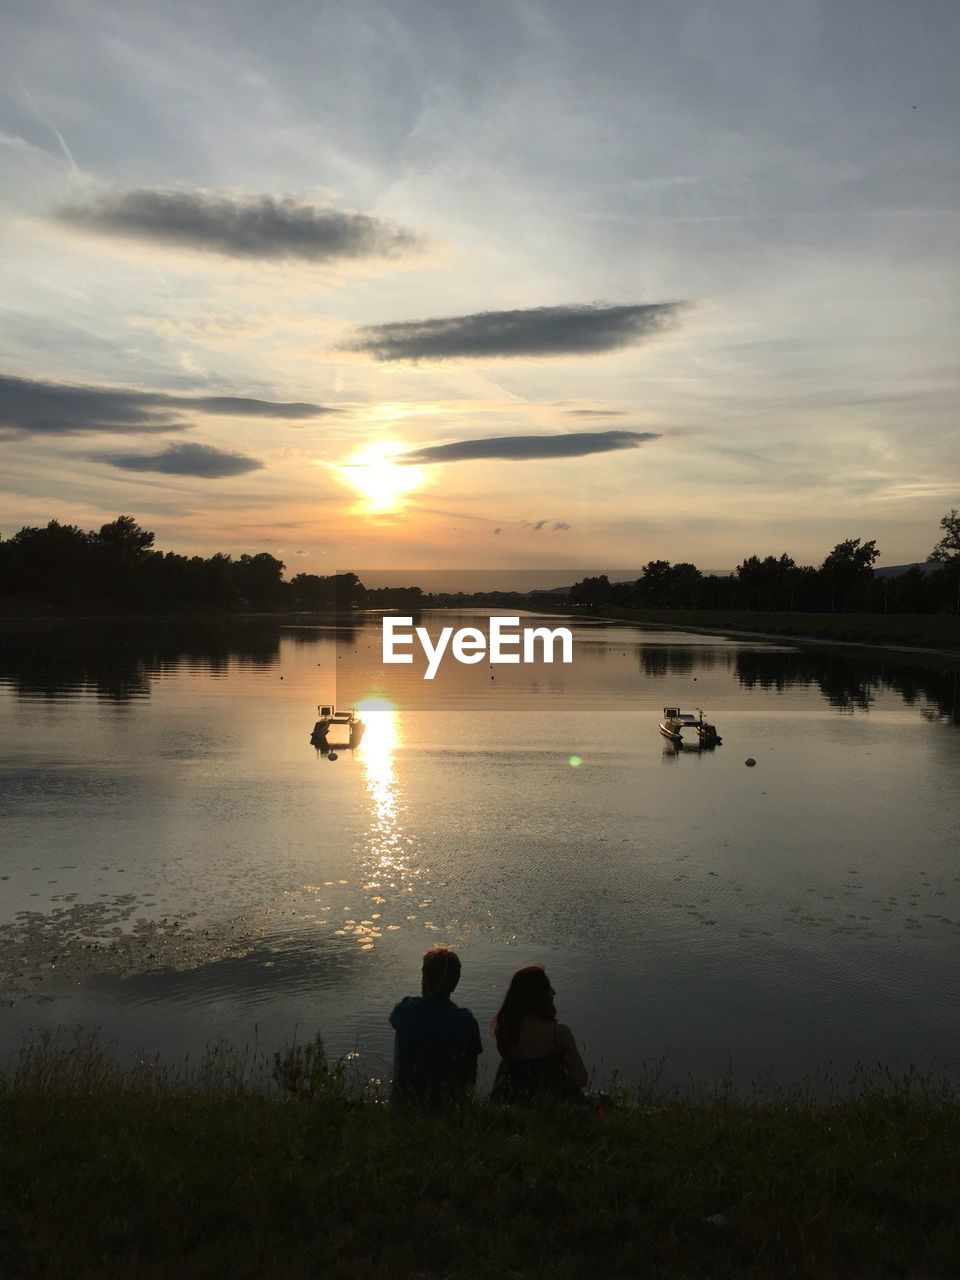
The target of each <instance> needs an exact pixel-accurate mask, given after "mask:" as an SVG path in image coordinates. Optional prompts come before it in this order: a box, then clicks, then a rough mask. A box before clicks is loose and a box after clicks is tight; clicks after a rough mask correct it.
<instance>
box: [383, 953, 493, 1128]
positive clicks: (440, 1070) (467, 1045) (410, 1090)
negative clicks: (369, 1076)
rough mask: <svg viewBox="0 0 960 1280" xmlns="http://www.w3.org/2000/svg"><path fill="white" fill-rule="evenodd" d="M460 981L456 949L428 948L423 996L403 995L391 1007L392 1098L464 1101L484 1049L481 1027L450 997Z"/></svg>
mask: <svg viewBox="0 0 960 1280" xmlns="http://www.w3.org/2000/svg"><path fill="white" fill-rule="evenodd" d="M459 981H460V958H459V956H457V954H456V952H454V951H451V950H450V949H449V947H443V946H438V947H431V948H430V950H429V951H428V952H427V953H426V955H425V956H424V957H423V969H422V982H421V990H422V992H423V994H422V995H419V996H405V997H404V998H403V999H402V1000H401V1001H400V1003H399V1004H398V1005H395V1006H394V1009H393V1012H392V1013H391V1014H390V1025H391V1026H392V1027H393V1029H394V1031H395V1032H396V1036H395V1038H394V1050H393V1090H392V1093H391V1097H392V1099H393V1101H394V1102H403V1101H416V1102H422V1103H426V1104H427V1105H428V1106H436V1105H438V1104H439V1103H441V1102H444V1101H447V1102H452V1101H463V1100H464V1099H465V1098H466V1096H467V1094H468V1093H469V1090H470V1089H471V1087H472V1086H473V1084H474V1082H475V1081H476V1078H477V1057H478V1055H479V1054H481V1053H483V1045H482V1044H481V1043H480V1027H479V1026H478V1024H477V1020H476V1018H475V1017H474V1016H473V1014H472V1013H471V1012H470V1010H469V1009H461V1008H459V1007H458V1006H457V1005H455V1004H454V1003H453V1001H452V1000H451V999H450V996H451V995H452V993H453V992H454V991H455V990H456V988H457V983H458V982H459Z"/></svg>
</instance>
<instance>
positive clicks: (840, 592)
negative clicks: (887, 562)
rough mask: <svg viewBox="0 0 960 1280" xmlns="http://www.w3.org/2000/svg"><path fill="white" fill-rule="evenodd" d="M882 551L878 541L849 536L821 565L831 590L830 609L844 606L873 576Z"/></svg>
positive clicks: (824, 577)
mask: <svg viewBox="0 0 960 1280" xmlns="http://www.w3.org/2000/svg"><path fill="white" fill-rule="evenodd" d="M879 554H880V552H879V551H878V550H877V544H876V541H875V540H874V539H873V538H871V539H870V541H869V542H861V540H860V539H859V538H847V539H846V541H845V542H838V543H837V545H836V546H835V547H834V548H833V550H832V551H831V552H830V554H829V555H828V556H827V558H826V560H824V562H823V564H822V565H821V566H820V575H821V577H822V579H823V582H824V585H825V586H826V588H827V589H828V590H829V592H830V609H831V612H832V611H833V610H834V609H836V608H837V606H838V605H839V606H840V607H841V608H842V607H843V605H844V603H845V602H846V601H847V600H848V597H849V596H850V595H851V593H852V592H853V591H854V588H855V587H857V586H858V585H859V586H863V585H865V584H867V583H869V582H871V581H872V579H873V562H874V560H876V558H877V556H878V555H879Z"/></svg>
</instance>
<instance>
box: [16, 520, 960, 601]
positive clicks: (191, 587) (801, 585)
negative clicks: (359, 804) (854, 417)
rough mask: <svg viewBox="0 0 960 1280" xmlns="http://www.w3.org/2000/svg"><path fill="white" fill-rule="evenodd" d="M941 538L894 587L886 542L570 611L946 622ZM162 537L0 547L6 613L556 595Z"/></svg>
mask: <svg viewBox="0 0 960 1280" xmlns="http://www.w3.org/2000/svg"><path fill="white" fill-rule="evenodd" d="M940 528H941V537H940V539H939V541H938V542H937V544H936V545H935V546H934V548H933V550H932V551H931V554H930V562H931V563H929V564H928V565H927V566H925V567H924V568H919V567H913V568H911V569H908V570H907V571H906V572H905V573H902V574H900V575H897V576H895V577H884V576H881V575H878V574H876V573H874V569H873V566H874V563H875V561H876V559H877V557H878V555H879V550H878V548H877V544H876V541H875V540H874V539H870V540H869V541H862V540H861V539H860V538H848V539H847V540H846V541H844V542H839V543H837V545H836V546H835V547H834V548H833V550H832V551H831V552H830V553H829V555H828V556H827V557H826V558H825V559H824V561H823V563H822V564H821V565H820V566H819V567H818V568H815V567H813V566H812V565H798V564H797V563H796V561H794V560H793V559H792V557H791V556H789V555H786V554H783V555H780V556H773V555H767V556H763V557H761V556H759V555H753V556H749V557H747V558H746V559H745V560H744V561H743V562H742V563H741V564H738V565H737V567H736V570H735V572H734V573H733V574H731V575H729V576H721V575H717V574H703V573H701V572H700V570H699V569H698V568H697V567H696V565H693V564H688V563H679V564H671V562H670V561H669V560H651V561H649V563H647V564H646V565H644V567H643V572H642V573H641V576H640V577H639V578H637V579H635V580H633V581H627V582H610V581H609V579H608V577H607V576H606V575H603V574H601V575H599V576H597V577H587V578H583V579H582V580H581V581H580V582H577V583H575V584H574V585H572V586H571V588H570V590H569V593H568V594H567V600H568V601H569V603H570V604H571V605H574V606H580V607H585V608H603V607H617V606H620V607H627V608H652V609H748V610H784V611H791V612H835V613H840V612H844V613H849V612H863V613H884V612H886V613H938V612H943V611H952V610H957V611H960V512H958V511H957V509H956V508H953V509H952V510H951V511H950V512H948V514H947V515H945V516H944V517H943V519H942V520H941V521H940ZM153 544H154V535H153V533H152V532H150V531H149V530H146V529H143V528H142V527H141V526H140V525H139V524H138V523H137V521H136V520H135V519H134V517H133V516H127V515H121V516H118V517H117V518H116V520H113V521H111V522H109V523H108V524H104V525H102V526H101V527H100V528H99V529H98V530H96V531H94V530H84V529H81V528H79V527H78V526H76V525H68V524H60V523H59V522H58V521H56V520H51V521H50V522H49V524H47V525H46V526H45V527H43V528H41V527H33V526H25V527H24V528H22V529H20V530H19V532H18V533H16V534H14V536H13V537H12V538H8V539H2V538H0V600H2V602H3V607H4V609H5V611H7V612H18V611H23V610H26V609H30V608H40V609H42V610H51V609H52V610H54V611H60V612H64V613H70V614H77V613H98V612H104V611H116V612H120V613H127V612H132V613H176V612H184V613H192V612H243V611H249V612H283V611H316V612H323V611H328V610H337V611H348V610H351V609H354V608H399V609H404V610H410V611H416V610H417V609H419V608H423V607H429V606H430V605H443V604H456V603H474V604H509V605H517V606H521V605H523V604H524V603H526V604H536V603H537V602H538V601H542V600H543V599H544V598H547V597H548V596H549V598H550V599H552V600H555V601H557V602H558V603H559V602H560V601H561V600H562V599H563V597H562V596H561V595H558V594H557V593H543V592H530V593H529V594H528V595H524V594H523V593H518V592H492V593H491V592H481V593H473V594H459V593H458V594H457V595H450V594H436V595H433V594H430V593H428V592H424V591H422V590H421V588H420V587H418V586H409V587H381V588H368V587H365V586H364V585H363V583H362V582H361V581H360V579H359V578H358V576H357V575H356V574H355V573H339V574H327V575H318V574H313V573H298V574H296V575H295V576H294V577H292V578H291V579H290V580H289V581H287V580H286V579H285V578H284V570H285V565H284V563H283V561H282V560H278V559H277V558H276V557H275V556H272V555H270V554H269V553H268V552H266V551H260V552H257V553H256V554H253V555H246V554H245V555H240V556H238V557H237V558H236V559H235V558H234V557H233V556H231V555H228V554H226V553H224V552H218V553H217V554H215V555H212V556H206V557H205V556H199V555H195V556H185V555H180V554H178V553H177V552H173V551H159V550H157V549H155V548H154V545H153Z"/></svg>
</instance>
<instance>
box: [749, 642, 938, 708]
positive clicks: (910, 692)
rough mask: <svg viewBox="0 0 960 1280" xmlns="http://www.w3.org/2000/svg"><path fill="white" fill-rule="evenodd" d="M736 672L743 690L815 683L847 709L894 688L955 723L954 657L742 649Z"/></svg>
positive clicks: (867, 705)
mask: <svg viewBox="0 0 960 1280" xmlns="http://www.w3.org/2000/svg"><path fill="white" fill-rule="evenodd" d="M948 664H949V665H948ZM736 677H737V680H738V681H739V683H740V684H741V685H742V686H743V687H744V688H745V689H753V688H761V689H775V690H776V691H777V692H778V693H783V692H784V691H786V690H787V689H791V688H797V687H800V688H812V687H818V688H819V689H820V692H821V693H822V695H823V697H824V698H825V699H826V701H827V702H828V703H829V704H830V706H832V707H835V708H836V709H837V710H838V711H843V712H847V713H850V712H853V711H869V709H870V707H871V705H872V704H873V703H874V701H875V699H876V696H877V694H878V693H882V692H884V691H886V690H893V691H894V692H896V693H898V694H899V695H900V696H901V698H902V699H903V701H904V702H905V703H906V704H907V705H908V706H915V705H916V704H917V703H918V702H923V703H925V704H926V705H925V706H923V707H921V714H922V715H923V716H924V718H925V719H928V720H937V719H942V720H945V721H947V722H948V723H953V724H960V668H958V666H957V663H956V660H955V659H947V660H945V661H944V660H937V659H934V658H924V657H923V656H921V655H917V657H916V658H911V659H910V660H901V659H899V658H897V659H894V660H891V659H890V658H888V657H887V656H886V655H882V656H880V655H877V656H874V655H873V654H864V653H863V651H856V652H855V653H851V652H847V651H837V650H835V649H826V650H822V649H803V650H795V651H793V652H789V651H786V652H785V651H783V650H779V651H773V652H767V651H764V650H759V649H741V650H738V652H737V657H736Z"/></svg>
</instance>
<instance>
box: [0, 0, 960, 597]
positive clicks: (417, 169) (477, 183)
mask: <svg viewBox="0 0 960 1280" xmlns="http://www.w3.org/2000/svg"><path fill="white" fill-rule="evenodd" d="M4 7H5V8H6V10H7V16H6V17H5V18H4V19H3V21H2V39H0V71H2V74H0V215H2V227H0V273H2V275H0V439H2V443H3V449H2V455H0V456H2V468H0V532H2V533H3V535H4V536H5V537H6V536H9V535H11V534H12V533H14V532H15V531H16V530H17V529H18V528H19V527H20V526H21V525H23V524H45V523H46V522H47V521H48V520H49V519H51V518H57V519H59V520H62V521H65V522H70V523H77V524H80V525H82V526H83V527H85V528H89V527H99V525H100V524H102V523H103V522H105V521H107V520H110V519H113V518H114V517H115V516H116V515H118V514H119V513H121V512H124V513H128V514H131V515H134V516H135V517H136V518H137V519H138V520H139V521H140V523H141V524H143V525H145V526H146V527H148V528H150V529H153V530H155V531H156V535H157V545H158V546H160V547H162V548H164V549H173V550H179V551H191V552H193V551H199V552H202V553H203V554H210V553H212V552H214V551H218V550H223V551H229V552H231V553H233V554H238V553H240V552H243V551H251V552H252V551H260V550H266V551H269V552H271V554H273V555H276V556H278V557H279V558H280V559H282V560H283V561H284V562H285V563H286V565H287V570H288V573H289V574H293V573H296V572H301V571H306V572H317V573H324V572H334V571H336V570H342V569H346V568H351V569H361V570H362V569H363V567H365V566H375V567H382V568H397V567H399V568H408V567H409V568H423V569H426V568H429V567H434V566H435V567H438V568H444V567H451V566H461V565H463V566H466V565H469V566H476V567H498V566H504V567H514V568H516V567H534V568H536V567H541V566H542V567H543V568H544V569H547V568H551V567H557V566H571V567H583V568H584V569H587V568H590V567H616V566H623V567H627V568H633V567H637V566H640V565H642V564H643V563H644V562H645V561H647V560H650V559H654V558H664V559H669V560H673V561H677V560H692V561H693V562H694V563H696V564H697V565H699V566H700V567H701V568H702V569H723V568H732V567H733V566H734V565H735V564H736V563H737V562H738V561H740V560H742V559H743V558H744V557H745V556H747V555H750V554H753V553H758V554H760V555H764V554H767V553H773V554H777V555H779V554H780V553H781V552H784V551H786V552H789V553H790V554H791V555H793V556H794V557H795V558H796V559H797V560H798V561H801V562H804V563H814V564H818V563H820V561H822V559H823V558H824V555H825V554H826V552H827V551H828V550H829V549H830V548H831V546H833V544H834V543H836V542H837V541H839V540H840V539H843V538H848V537H864V538H876V539H877V542H878V544H879V546H880V549H881V560H880V563H881V564H884V563H885V564H897V563H904V562H908V561H912V560H919V559H924V558H925V557H926V555H927V553H928V552H929V550H930V549H931V547H932V546H933V544H934V542H935V541H936V540H937V538H938V536H939V530H938V527H937V526H938V522H939V519H940V517H941V515H943V513H944V512H945V511H947V510H948V509H949V508H950V507H951V506H957V505H960V461H958V459H960V450H958V448H957V441H958V431H957V407H956V406H957V401H958V383H960V375H958V368H960V362H958V352H960V322H958V303H957V298H958V289H957V285H958V270H957V264H958V262H960V235H958V227H960V200H958V193H960V180H958V155H957V130H958V121H960V75H958V74H957V68H958V65H960V6H958V5H957V4H956V3H954V2H953V0H942V2H940V0H914V2H913V3H910V4H905V3H899V2H894V0H890V2H887V0H863V2H862V3H857V2H854V0H839V2H838V0H822V2H819V3H813V2H811V0H791V3H788V4H770V3H769V0H751V2H747V0H740V2H738V0H732V2H730V3H719V4H714V3H708V0H700V2H699V3H693V2H688V0H669V2H668V0H652V2H650V3H646V2H644V3H639V2H638V0H624V2H623V3H617V2H614V0H600V2H599V3H595V4H592V5H589V6H588V5H585V4H582V3H575V2H574V0H551V2H547V0H541V2H539V3H538V2H535V0H530V2H526V0H522V2H521V0H517V2H515V3H510V2H507V0H503V2H501V0H492V2H490V3H487V2H485V0H481V2H480V3H475V4H472V5H468V4H465V3H459V2H454V0H448V2H446V3H441V2H440V0H434V2H433V3H426V2H425V0H409V2H405V3H399V4H397V3H394V4H387V3H381V4H377V3H366V2H364V0H342V2H340V3H332V4H324V3H316V4H308V3H294V2H293V0H279V2H277V3H273V4H269V5H268V4H264V3H262V0H237V2H235V3H233V2H232V3H222V4H213V3H210V2H209V0H191V2H190V3H179V2H176V0H174V2H173V3H170V2H167V3H165V4H163V5H159V4H157V3H155V2H153V3H149V4H147V3H140V2H138V0H126V2H125V3H122V4H120V3H116V4H107V3H103V2H102V0H63V2H62V3H49V2H48V0H34V2H33V3H31V4H29V5H27V4H14V3H12V0H8V2H7V5H6V6H4Z"/></svg>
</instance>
